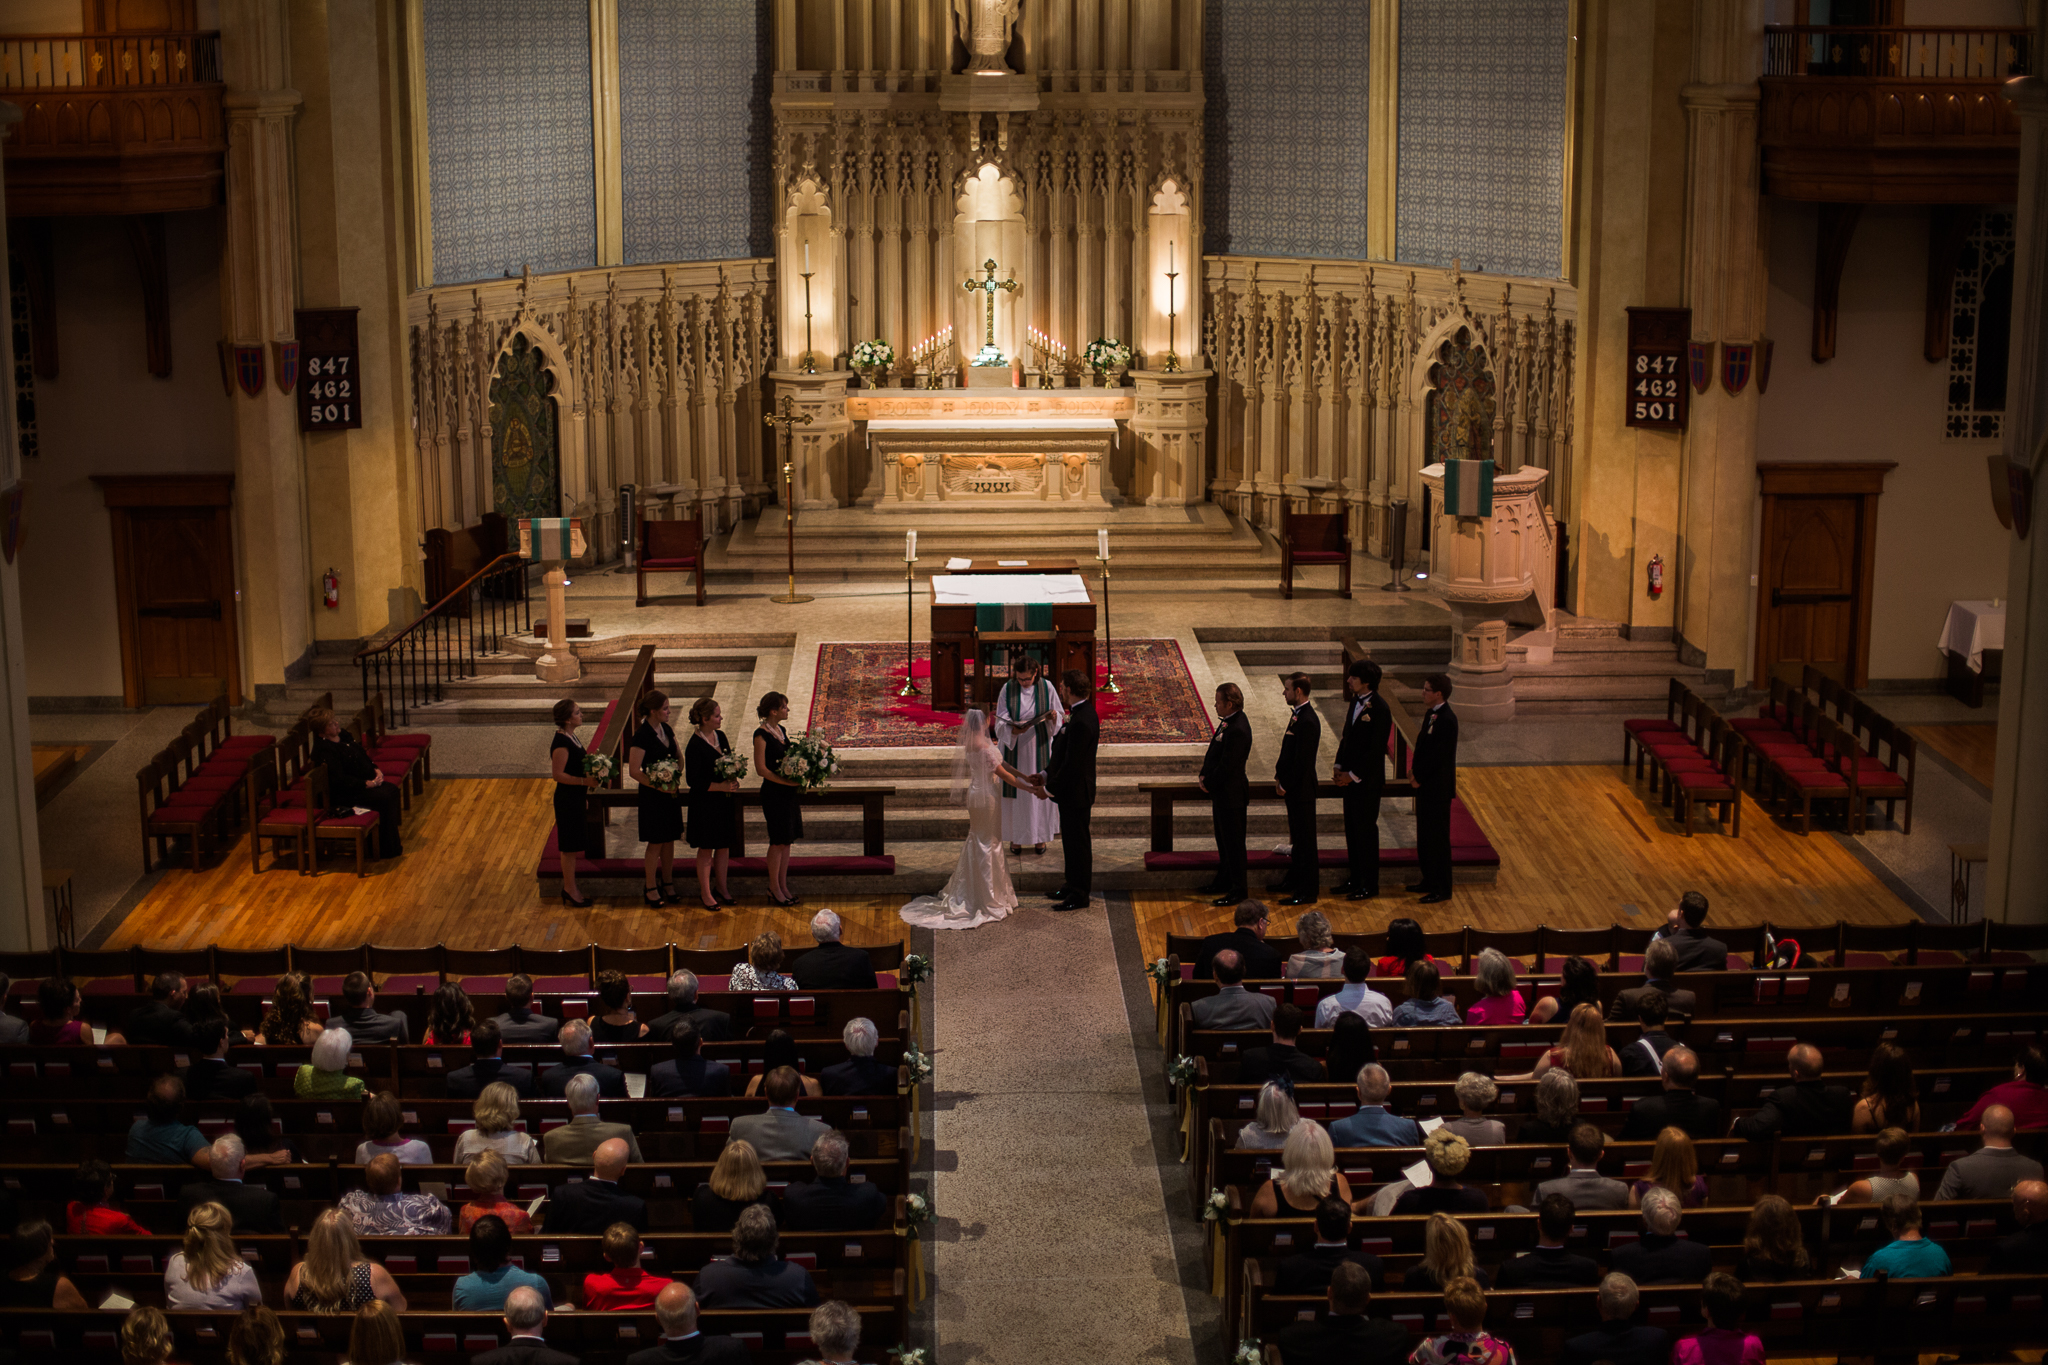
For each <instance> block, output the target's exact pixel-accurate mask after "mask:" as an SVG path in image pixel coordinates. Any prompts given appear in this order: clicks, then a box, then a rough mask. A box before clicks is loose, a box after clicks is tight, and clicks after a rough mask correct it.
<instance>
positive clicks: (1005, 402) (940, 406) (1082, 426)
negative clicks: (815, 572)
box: [847, 389, 1132, 513]
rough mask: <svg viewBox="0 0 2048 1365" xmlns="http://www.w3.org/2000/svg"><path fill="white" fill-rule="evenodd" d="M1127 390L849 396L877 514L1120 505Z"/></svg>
mask: <svg viewBox="0 0 2048 1365" xmlns="http://www.w3.org/2000/svg"><path fill="white" fill-rule="evenodd" d="M1131 408H1132V404H1131V398H1130V396H1129V393H1128V391H1126V390H1123V389H938V390H924V391H911V390H895V389H876V390H868V391H863V392H860V393H856V394H849V395H847V415H848V416H849V417H851V418H852V419H854V421H855V422H856V423H857V424H859V425H857V426H856V432H855V434H856V439H858V440H861V441H863V442H864V443H865V446H866V449H867V452H868V466H869V476H868V480H867V491H866V493H865V494H864V495H863V496H862V497H861V498H860V499H859V501H860V502H861V503H862V504H865V505H867V506H871V507H873V508H874V509H875V510H876V511H878V512H918V511H968V510H1009V509H1019V510H1021V508H1023V507H1024V506H1027V505H1028V506H1031V507H1033V508H1034V509H1035V510H1043V511H1050V512H1067V513H1074V512H1100V511H1102V510H1103V509H1105V508H1108V507H1111V506H1114V505H1116V504H1118V503H1120V502H1122V501H1123V499H1122V498H1121V497H1119V496H1118V495H1117V493H1116V487H1115V479H1114V476H1113V474H1112V473H1111V466H1112V461H1113V459H1114V457H1115V455H1116V453H1117V450H1118V446H1119V444H1120V442H1121V441H1122V432H1123V423H1124V422H1125V421H1126V420H1128V418H1129V417H1130V415H1131Z"/></svg>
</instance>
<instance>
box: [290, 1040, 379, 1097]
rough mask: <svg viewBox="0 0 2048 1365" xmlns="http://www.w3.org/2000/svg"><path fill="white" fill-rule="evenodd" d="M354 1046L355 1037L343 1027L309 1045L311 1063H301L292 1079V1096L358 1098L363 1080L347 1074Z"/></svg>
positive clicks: (361, 1095) (361, 1094)
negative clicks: (311, 1049) (311, 1050)
mask: <svg viewBox="0 0 2048 1365" xmlns="http://www.w3.org/2000/svg"><path fill="white" fill-rule="evenodd" d="M355 1045H356V1043H355V1036H354V1035H353V1034H351V1033H350V1032H349V1031H348V1030H347V1029H345V1028H341V1027H338V1026H337V1027H335V1028H330V1029H327V1030H325V1031H324V1032H322V1033H321V1035H320V1038H319V1040H318V1041H317V1042H315V1043H314V1044H313V1057H312V1060H311V1061H307V1062H301V1063H300V1064H299V1069H298V1072H297V1073H296V1074H295V1075H293V1077H292V1094H294V1095H296V1096H298V1097H299V1098H300V1099H302V1100H359V1099H361V1098H362V1097H363V1078H362V1077H361V1076H351V1075H349V1074H348V1059H349V1054H350V1053H351V1052H352V1051H353V1050H354V1049H355Z"/></svg>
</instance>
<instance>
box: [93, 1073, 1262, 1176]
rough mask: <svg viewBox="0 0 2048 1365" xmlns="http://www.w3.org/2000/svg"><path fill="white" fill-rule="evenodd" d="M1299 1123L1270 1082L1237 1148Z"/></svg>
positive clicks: (1251, 1146) (1255, 1146) (1252, 1146)
mask: <svg viewBox="0 0 2048 1365" xmlns="http://www.w3.org/2000/svg"><path fill="white" fill-rule="evenodd" d="M1299 1122H1301V1111H1300V1110H1299V1109H1297V1108H1295V1105H1294V1095H1293V1092H1292V1091H1290V1090H1289V1089H1287V1088H1286V1087H1284V1086H1279V1085H1275V1084H1274V1083H1273V1082H1271V1081H1267V1082H1266V1083H1265V1084H1264V1085H1262V1086H1260V1087H1259V1100H1258V1103H1257V1105H1255V1106H1254V1107H1253V1109H1252V1119H1251V1122H1250V1123H1247V1124H1246V1125H1245V1126H1244V1127H1242V1128H1240V1129H1238V1130H1237V1145H1238V1146H1239V1147H1243V1148H1246V1149H1247V1150H1250V1151H1259V1152H1277V1151H1279V1150H1280V1149H1281V1148H1282V1147H1285V1146H1286V1145H1287V1135H1288V1134H1289V1133H1291V1132H1293V1131H1294V1125H1295V1124H1297V1123H1299ZM110 1178H111V1177H110Z"/></svg>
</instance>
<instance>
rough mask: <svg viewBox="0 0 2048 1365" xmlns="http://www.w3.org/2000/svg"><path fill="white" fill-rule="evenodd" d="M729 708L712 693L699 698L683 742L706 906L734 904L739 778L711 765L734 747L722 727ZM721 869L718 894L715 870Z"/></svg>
mask: <svg viewBox="0 0 2048 1365" xmlns="http://www.w3.org/2000/svg"><path fill="white" fill-rule="evenodd" d="M724 719H725V713H724V712H722V711H720V710H719V709H718V703H717V702H715V701H713V700H712V699H711V698H709V697H699V698H697V703H696V705H694V706H692V707H691V708H690V724H692V725H694V726H696V727H697V728H696V729H695V730H693V731H691V732H690V738H689V742H688V743H686V744H684V745H683V771H684V773H685V774H686V775H687V776H688V777H689V779H690V847H691V848H694V849H696V850H697V896H698V900H699V903H700V904H702V905H703V907H704V908H705V909H706V910H716V909H718V908H719V907H720V906H723V905H731V904H733V903H734V902H733V898H732V896H731V895H729V894H728V893H727V891H726V883H725V877H726V868H727V866H728V865H729V864H730V862H731V860H732V846H733V845H734V844H736V843H738V842H739V836H740V804H739V802H738V801H735V800H734V799H733V796H734V794H735V793H736V792H738V791H739V789H740V784H739V783H737V782H720V781H719V780H718V777H717V774H716V773H715V772H713V770H712V765H713V764H715V763H717V762H718V760H719V759H720V758H721V757H723V756H725V755H727V754H730V753H731V752H732V745H731V744H730V743H728V742H727V741H726V738H725V731H723V730H721V729H719V728H718V726H719V723H720V722H721V721H723V720H724ZM714 870H716V872H717V873H718V891H717V893H716V898H715V899H714V897H713V892H712V889H711V874H712V872H713V871H714Z"/></svg>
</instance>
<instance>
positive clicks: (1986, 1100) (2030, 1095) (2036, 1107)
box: [1956, 1043, 2048, 1128]
mask: <svg viewBox="0 0 2048 1365" xmlns="http://www.w3.org/2000/svg"><path fill="white" fill-rule="evenodd" d="M1994 1104H2002V1105H2004V1106H2005V1107H2006V1108H2008V1109H2010V1110H2012V1114H2013V1121H2014V1122H2015V1123H2017V1124H2018V1125H2019V1126H2020V1127H2022V1128H2048V1054H2044V1053H2043V1052H2042V1051H2041V1048H2040V1046H2039V1045H2038V1044H2035V1043H2028V1044H2026V1045H2025V1046H2023V1047H2021V1048H2020V1050H2019V1053H2018V1055H2016V1056H2015V1057H2014V1058H2013V1063H2012V1079H2011V1080H2009V1081H2000V1082H1999V1083H1998V1084H1997V1085H1994V1086H1992V1087H1991V1088H1990V1089H1989V1090H1987V1091H1985V1092H1984V1093H1983V1094H1982V1095H1981V1096H1979V1097H1978V1100H1977V1102H1976V1103H1975V1104H1973V1105H1971V1106H1970V1109H1969V1112H1968V1113H1966V1114H1964V1115H1963V1116H1962V1117H1961V1118H1960V1119H1957V1120H1956V1127H1958V1128H1975V1127H1976V1126H1977V1125H1978V1124H1979V1123H1981V1122H1983V1120H1984V1111H1985V1110H1986V1109H1989V1108H1990V1107H1991V1106H1992V1105H1994Z"/></svg>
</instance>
